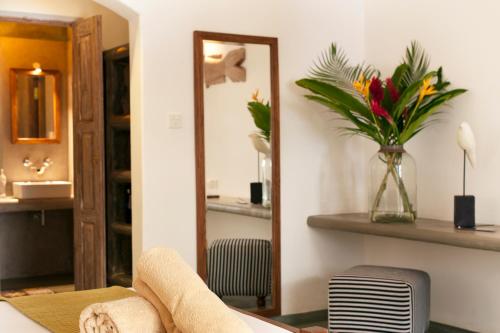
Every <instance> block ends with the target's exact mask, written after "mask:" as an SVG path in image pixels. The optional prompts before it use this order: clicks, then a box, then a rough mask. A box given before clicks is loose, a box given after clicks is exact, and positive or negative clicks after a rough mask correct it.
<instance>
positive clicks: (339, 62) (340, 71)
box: [310, 43, 378, 95]
mask: <svg viewBox="0 0 500 333" xmlns="http://www.w3.org/2000/svg"><path fill="white" fill-rule="evenodd" d="M377 73H378V71H377V70H376V69H374V68H373V67H372V66H370V65H365V64H359V65H356V66H350V65H349V60H348V58H347V56H346V54H345V53H344V52H343V51H342V50H341V49H339V48H338V47H337V44H335V43H332V44H331V45H330V48H329V49H328V50H326V51H325V52H323V53H322V54H321V56H320V57H319V59H318V60H317V62H316V63H315V64H314V66H313V68H312V69H311V73H310V77H311V78H312V79H315V80H318V81H323V82H326V83H329V84H332V85H334V86H337V87H339V88H341V89H342V90H344V91H346V92H347V93H349V94H351V95H357V94H356V93H355V90H354V89H353V86H352V84H353V82H354V81H355V80H357V79H358V78H359V77H360V76H361V75H363V76H364V77H372V76H373V75H375V74H377Z"/></svg>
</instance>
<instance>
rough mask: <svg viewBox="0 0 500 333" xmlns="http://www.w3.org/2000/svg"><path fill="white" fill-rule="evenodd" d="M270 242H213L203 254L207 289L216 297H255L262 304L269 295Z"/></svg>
mask: <svg viewBox="0 0 500 333" xmlns="http://www.w3.org/2000/svg"><path fill="white" fill-rule="evenodd" d="M271 255H272V251H271V242H270V241H268V240H265V239H217V240H215V241H213V242H212V244H210V246H209V248H208V253H207V268H208V287H209V288H210V290H212V291H213V292H214V293H215V294H217V296H219V297H223V296H256V297H257V305H258V306H260V307H262V306H265V304H266V296H267V295H270V294H271V265H272V263H271Z"/></svg>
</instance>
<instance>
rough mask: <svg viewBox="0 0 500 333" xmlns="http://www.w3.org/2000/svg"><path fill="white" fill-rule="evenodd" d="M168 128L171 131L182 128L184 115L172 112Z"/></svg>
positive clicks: (169, 115) (169, 116)
mask: <svg viewBox="0 0 500 333" xmlns="http://www.w3.org/2000/svg"><path fill="white" fill-rule="evenodd" d="M168 128H170V129H179V128H182V114H180V113H177V112H170V113H169V114H168Z"/></svg>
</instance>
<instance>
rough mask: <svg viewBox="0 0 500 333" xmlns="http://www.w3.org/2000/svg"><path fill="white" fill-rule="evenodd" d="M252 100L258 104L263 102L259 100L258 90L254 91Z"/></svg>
mask: <svg viewBox="0 0 500 333" xmlns="http://www.w3.org/2000/svg"><path fill="white" fill-rule="evenodd" d="M252 100H253V101H255V102H260V103H262V102H263V101H264V100H263V99H259V89H257V90H255V92H254V93H253V94H252Z"/></svg>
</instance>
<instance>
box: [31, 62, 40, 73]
mask: <svg viewBox="0 0 500 333" xmlns="http://www.w3.org/2000/svg"><path fill="white" fill-rule="evenodd" d="M31 73H32V74H33V75H40V74H42V66H40V63H39V62H34V63H33V71H31Z"/></svg>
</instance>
